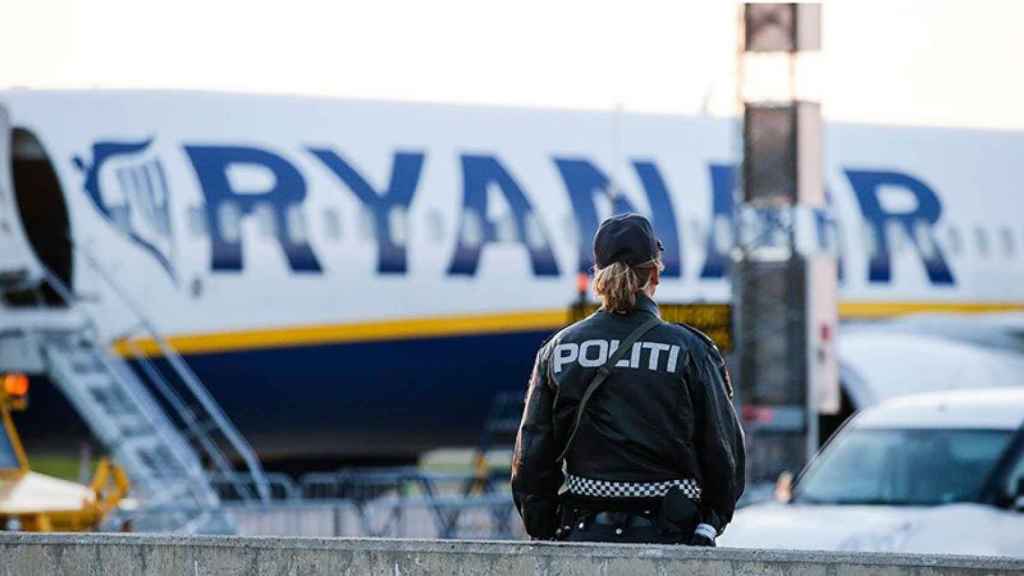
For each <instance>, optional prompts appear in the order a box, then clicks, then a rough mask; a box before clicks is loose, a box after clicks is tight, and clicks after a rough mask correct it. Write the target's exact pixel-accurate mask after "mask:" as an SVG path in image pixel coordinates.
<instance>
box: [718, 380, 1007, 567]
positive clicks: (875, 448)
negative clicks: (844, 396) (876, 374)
mask: <svg viewBox="0 0 1024 576" xmlns="http://www.w3.org/2000/svg"><path fill="white" fill-rule="evenodd" d="M791 494H792V496H791V497H790V498H789V501H788V502H785V503H782V502H772V503H766V504H758V505H754V506H749V507H746V508H743V509H741V510H739V511H737V513H736V516H735V518H734V519H733V522H732V524H730V525H729V527H728V529H727V530H726V531H725V534H724V535H723V536H722V537H721V538H720V539H719V545H720V546H731V547H743V548H779V549H804V550H841V551H872V552H913V553H930V554H975V555H997V556H1017V557H1024V390H1022V389H1020V388H1015V389H986V390H958V391H945V392H938V393H930V394H922V395H916V396H907V397H903V398H897V399H893V400H889V401H887V402H884V403H882V404H880V405H878V406H876V407H874V408H870V409H868V410H865V411H864V412H862V413H860V414H858V415H857V416H855V417H854V418H853V419H851V421H850V422H849V423H848V424H847V425H846V426H844V427H843V428H842V429H841V430H840V431H839V432H838V433H837V434H836V435H835V437H834V438H833V439H832V440H831V441H830V442H829V443H828V444H827V445H826V446H825V447H824V448H823V449H822V451H821V452H820V453H819V454H818V455H817V457H815V458H814V460H812V461H811V463H810V464H808V466H807V468H806V469H805V471H804V472H803V474H802V475H801V477H800V478H799V480H798V481H797V483H796V484H795V486H793V488H792V492H791Z"/></svg>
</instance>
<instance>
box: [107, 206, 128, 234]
mask: <svg viewBox="0 0 1024 576" xmlns="http://www.w3.org/2000/svg"><path fill="white" fill-rule="evenodd" d="M110 217H111V218H113V220H114V225H115V226H117V227H118V228H119V229H120V230H121V231H122V232H124V233H125V234H128V233H130V232H131V229H132V211H131V208H129V207H128V205H127V204H122V205H120V206H111V207H110Z"/></svg>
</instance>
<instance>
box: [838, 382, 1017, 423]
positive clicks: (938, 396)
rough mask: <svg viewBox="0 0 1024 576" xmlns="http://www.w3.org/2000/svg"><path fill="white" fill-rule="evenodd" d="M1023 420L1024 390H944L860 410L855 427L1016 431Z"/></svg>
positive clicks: (889, 401)
mask: <svg viewBox="0 0 1024 576" xmlns="http://www.w3.org/2000/svg"><path fill="white" fill-rule="evenodd" d="M1022 423H1024V389H1021V388H986V389H980V390H979V389H973V390H946V391H942V392H930V393H927V394H915V395H913V396H903V397H900V398H894V399H892V400H888V401H886V402H883V403H882V404H879V405H878V406H875V407H873V408H869V409H868V410H865V411H864V412H862V413H861V414H860V415H859V416H858V417H857V419H856V420H855V421H854V423H853V425H854V426H855V427H857V428H922V429H927V428H936V429H942V428H974V429H987V430H1016V429H1017V428H1020V427H1021V425H1022Z"/></svg>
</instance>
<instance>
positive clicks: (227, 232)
mask: <svg viewBox="0 0 1024 576" xmlns="http://www.w3.org/2000/svg"><path fill="white" fill-rule="evenodd" d="M240 220H241V212H239V210H238V205H237V204H235V203H234V202H232V201H230V200H225V201H224V202H221V204H220V207H219V208H218V209H217V222H218V223H219V224H220V235H221V237H222V238H224V240H226V241H228V242H238V241H239V240H240V239H241V237H242V225H241V222H240Z"/></svg>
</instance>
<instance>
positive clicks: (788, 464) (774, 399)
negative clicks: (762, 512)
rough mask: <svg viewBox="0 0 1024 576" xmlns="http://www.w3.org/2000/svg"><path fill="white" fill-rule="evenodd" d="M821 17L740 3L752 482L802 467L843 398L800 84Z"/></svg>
mask: <svg viewBox="0 0 1024 576" xmlns="http://www.w3.org/2000/svg"><path fill="white" fill-rule="evenodd" d="M820 21H821V6H820V5H816V4H746V5H744V6H743V18H742V30H741V38H742V40H743V41H742V44H741V48H740V51H739V54H738V58H739V59H738V63H737V70H738V75H739V78H738V79H737V82H738V85H739V90H740V100H741V103H742V107H743V122H742V135H743V138H742V142H743V166H742V170H741V171H740V174H741V176H740V180H741V184H740V186H739V187H738V188H737V198H736V202H735V203H734V206H735V214H734V222H735V226H736V250H735V251H734V259H735V263H734V264H735V265H734V268H733V274H732V281H733V297H734V299H735V300H736V302H737V310H738V313H737V314H736V324H737V326H736V334H737V336H738V337H737V351H738V384H739V385H738V392H739V396H740V402H741V413H742V414H743V417H744V422H745V425H746V428H747V433H748V442H749V444H750V455H751V458H750V469H749V471H748V472H749V474H750V479H751V481H752V482H763V481H770V480H773V479H774V478H775V477H776V476H777V475H778V474H780V473H782V472H786V471H788V472H791V473H796V472H798V471H799V470H800V469H801V468H802V467H803V466H804V464H805V463H806V462H807V460H808V459H809V458H810V457H811V455H813V453H814V451H815V450H816V449H817V447H818V429H817V418H818V413H819V411H821V409H823V408H824V409H825V410H831V409H832V406H831V399H832V397H833V396H834V397H836V398H837V397H838V393H837V390H838V378H837V376H836V375H835V374H834V372H835V369H834V350H831V349H829V350H824V349H823V346H833V344H832V342H834V335H835V333H836V330H835V328H836V327H835V322H836V281H835V280H836V279H835V274H836V266H835V255H834V254H835V253H834V250H833V248H832V247H831V245H830V238H831V237H832V236H831V234H832V233H831V232H830V230H831V229H832V226H831V218H830V213H829V211H828V206H827V202H826V199H825V193H824V184H823V175H822V142H821V140H822V139H821V131H822V130H821V125H822V120H821V108H820V105H819V103H818V102H815V101H812V100H809V99H807V98H806V96H805V95H803V94H801V93H800V87H801V85H802V82H803V81H805V80H807V79H806V78H801V77H800V75H801V72H802V70H801V60H802V58H803V57H804V55H806V54H807V53H809V52H814V51H817V50H819V49H820V44H821V42H820V38H821V34H820ZM826 339H827V340H828V342H827V343H826V342H825V340H826ZM829 353H831V354H832V355H831V356H830V355H829ZM829 359H831V360H832V362H831V364H830V363H829V362H828V360H829ZM826 398H827V399H828V400H829V403H823V402H822V400H823V399H826ZM825 404H828V405H825ZM836 408H837V407H836Z"/></svg>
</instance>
